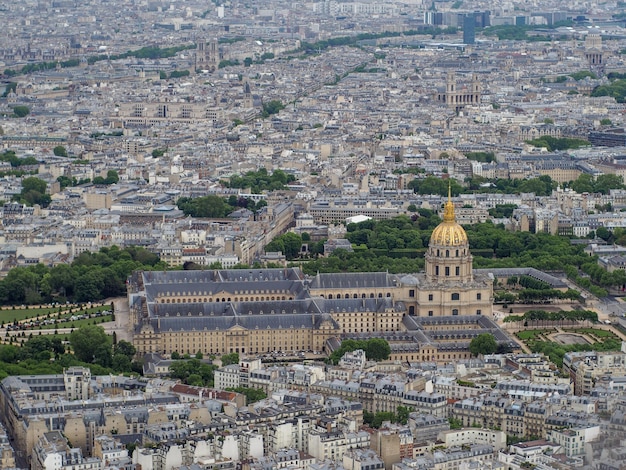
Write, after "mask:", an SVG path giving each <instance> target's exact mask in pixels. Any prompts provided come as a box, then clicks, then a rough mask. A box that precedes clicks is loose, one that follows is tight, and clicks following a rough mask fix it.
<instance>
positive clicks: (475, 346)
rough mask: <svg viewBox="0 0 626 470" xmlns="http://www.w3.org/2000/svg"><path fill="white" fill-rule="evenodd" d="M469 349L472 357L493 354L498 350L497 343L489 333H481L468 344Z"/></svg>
mask: <svg viewBox="0 0 626 470" xmlns="http://www.w3.org/2000/svg"><path fill="white" fill-rule="evenodd" d="M469 349H470V352H471V353H472V355H473V356H478V355H481V354H482V355H485V354H493V353H495V352H496V351H497V350H498V343H496V338H495V337H494V336H493V335H492V334H491V333H482V334H480V335H478V336H476V337H475V338H474V339H473V340H472V341H471V342H470V347H469Z"/></svg>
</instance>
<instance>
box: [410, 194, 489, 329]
mask: <svg viewBox="0 0 626 470" xmlns="http://www.w3.org/2000/svg"><path fill="white" fill-rule="evenodd" d="M472 262H473V257H472V255H471V253H470V247H469V240H468V238H467V233H465V230H464V229H463V227H461V226H460V225H459V224H458V223H457V221H456V217H455V215H454V203H453V202H452V194H451V189H450V187H448V200H447V202H446V204H445V205H444V210H443V221H442V222H441V223H440V224H439V225H438V226H437V227H436V228H435V229H434V230H433V233H432V235H431V236H430V243H429V245H428V250H427V251H426V255H425V272H424V273H423V274H418V275H417V277H416V278H415V282H416V283H415V286H416V289H415V296H414V297H415V311H416V313H417V315H418V316H423V317H425V316H428V317H446V316H457V315H459V316H462V315H489V316H491V314H492V312H493V279H491V278H490V277H489V276H488V275H486V274H476V273H474V271H473V264H472ZM409 297H411V295H409ZM411 307H412V306H411V305H409V309H411Z"/></svg>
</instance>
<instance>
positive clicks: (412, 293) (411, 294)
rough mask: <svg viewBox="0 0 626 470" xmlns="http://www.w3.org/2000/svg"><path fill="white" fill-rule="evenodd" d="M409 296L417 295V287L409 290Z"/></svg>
mask: <svg viewBox="0 0 626 470" xmlns="http://www.w3.org/2000/svg"><path fill="white" fill-rule="evenodd" d="M409 297H415V289H410V290H409Z"/></svg>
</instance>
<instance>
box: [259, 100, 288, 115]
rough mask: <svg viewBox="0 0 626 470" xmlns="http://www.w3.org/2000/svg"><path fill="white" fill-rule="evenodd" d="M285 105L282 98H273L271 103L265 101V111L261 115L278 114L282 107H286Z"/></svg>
mask: <svg viewBox="0 0 626 470" xmlns="http://www.w3.org/2000/svg"><path fill="white" fill-rule="evenodd" d="M284 108H285V105H284V104H283V103H282V102H281V101H280V100H272V101H270V102H269V103H263V112H262V113H261V115H262V116H263V117H268V116H271V115H272V114H277V113H279V112H280V110H281V109H284Z"/></svg>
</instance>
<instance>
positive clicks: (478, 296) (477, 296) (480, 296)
mask: <svg viewBox="0 0 626 470" xmlns="http://www.w3.org/2000/svg"><path fill="white" fill-rule="evenodd" d="M482 298H483V295H482V294H481V293H480V292H479V293H478V294H476V300H480V299H482Z"/></svg>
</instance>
